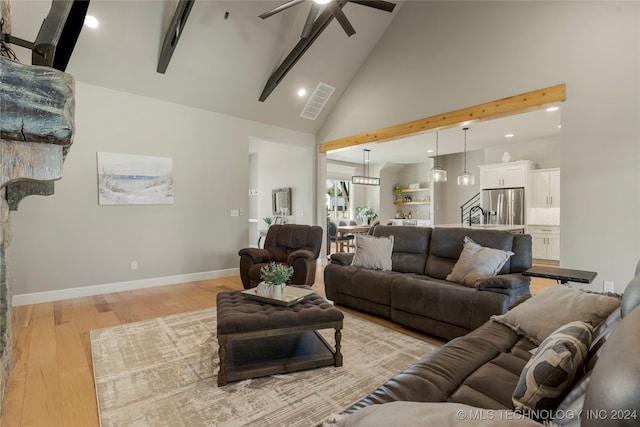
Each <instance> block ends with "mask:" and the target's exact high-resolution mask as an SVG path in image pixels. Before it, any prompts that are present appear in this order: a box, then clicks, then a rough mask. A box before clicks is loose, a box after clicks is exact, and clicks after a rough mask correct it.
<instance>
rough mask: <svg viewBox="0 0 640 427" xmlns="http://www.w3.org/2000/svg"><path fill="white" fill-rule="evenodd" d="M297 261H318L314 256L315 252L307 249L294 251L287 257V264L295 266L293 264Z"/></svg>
mask: <svg viewBox="0 0 640 427" xmlns="http://www.w3.org/2000/svg"><path fill="white" fill-rule="evenodd" d="M297 259H304V260H307V261H313V260H314V259H316V256H315V255H314V254H313V252H311V251H308V250H306V249H298V250H297V251H293V252H291V253H290V254H289V256H288V257H287V264H289V265H293V263H294V262H295V261H296V260H297Z"/></svg>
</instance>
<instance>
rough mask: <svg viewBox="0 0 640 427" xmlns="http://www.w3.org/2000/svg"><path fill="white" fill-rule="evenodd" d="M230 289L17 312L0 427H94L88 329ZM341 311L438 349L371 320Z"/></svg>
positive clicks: (73, 302) (115, 296) (225, 284)
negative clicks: (8, 377)
mask: <svg viewBox="0 0 640 427" xmlns="http://www.w3.org/2000/svg"><path fill="white" fill-rule="evenodd" d="M323 271H324V266H318V270H317V274H316V279H317V280H316V284H315V285H314V287H313V288H314V290H315V291H316V292H317V293H319V294H321V295H324V283H323V281H322V278H323ZM545 286H547V284H544V283H543V284H542V285H540V286H532V289H533V288H534V287H535V288H536V289H541V288H543V287H545ZM234 289H242V284H241V282H240V277H239V276H234V277H227V278H222V279H214V280H205V281H200V282H192V283H183V284H179V285H169V286H159V287H155V288H147V289H138V290H131V291H126V292H117V293H111V294H104V295H96V296H91V297H83V298H74V299H68V300H63V301H54V302H49V303H42V304H33V305H26V306H20V307H14V309H13V351H14V362H15V363H14V368H13V371H12V373H11V377H10V380H9V385H8V388H7V392H6V395H5V398H4V402H3V407H2V416H1V418H0V426H6V427H19V426H46V427H56V426H64V427H73V426H78V427H80V426H81V427H90V426H98V425H99V422H98V409H97V406H96V397H95V388H94V383H93V371H92V363H91V349H90V341H89V331H90V330H92V329H98V328H105V327H109V326H115V325H120V324H124V323H130V322H136V321H139V320H145V319H150V318H154V317H160V316H167V315H171V314H176V313H181V312H185V311H191V310H198V309H202V308H207V307H213V306H215V300H216V295H217V294H218V293H219V292H223V291H229V290H234ZM341 309H342V310H344V311H346V312H349V313H352V314H355V315H357V316H360V317H362V318H365V319H368V320H371V321H373V322H376V323H378V324H381V325H384V326H387V327H390V328H392V329H395V330H397V331H400V332H403V333H406V334H409V335H411V336H414V337H416V338H419V339H422V340H425V341H428V342H431V343H434V344H438V345H439V344H442V342H441V341H439V340H437V339H435V338H432V337H429V336H427V335H423V334H421V333H418V332H416V331H413V330H409V329H406V328H403V327H402V326H399V325H397V324H394V323H392V322H388V321H386V320H383V319H379V318H377V317H375V316H369V315H366V314H363V313H358V312H355V311H352V310H349V309H346V308H344V307H341Z"/></svg>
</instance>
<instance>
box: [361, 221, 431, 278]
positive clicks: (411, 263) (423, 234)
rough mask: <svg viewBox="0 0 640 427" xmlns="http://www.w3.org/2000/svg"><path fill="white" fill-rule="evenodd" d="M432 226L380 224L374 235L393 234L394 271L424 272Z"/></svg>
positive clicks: (392, 257) (374, 230)
mask: <svg viewBox="0 0 640 427" xmlns="http://www.w3.org/2000/svg"><path fill="white" fill-rule="evenodd" d="M431 232H432V230H431V228H427V227H398V226H387V225H378V226H377V227H375V228H374V229H373V232H372V233H373V235H374V236H378V237H381V236H393V238H394V240H393V253H392V254H391V262H392V265H393V266H392V268H393V271H397V272H400V273H418V274H424V269H425V265H426V263H427V253H428V252H429V241H430V240H431Z"/></svg>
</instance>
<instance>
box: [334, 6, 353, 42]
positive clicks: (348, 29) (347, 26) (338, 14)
mask: <svg viewBox="0 0 640 427" xmlns="http://www.w3.org/2000/svg"><path fill="white" fill-rule="evenodd" d="M327 7H328V8H329V10H330V11H331V13H332V14H333V16H334V17H335V18H336V20H337V21H338V22H339V23H340V25H341V26H342V29H343V30H344V32H345V33H347V35H348V36H349V37H351V36H352V35H354V34H355V33H356V30H354V29H353V27H352V26H351V23H350V22H349V20H348V19H347V16H346V15H345V14H344V12H343V11H342V9H341V8H340V6H338V4H337V3H336V2H334V1H331V2H329V3H327Z"/></svg>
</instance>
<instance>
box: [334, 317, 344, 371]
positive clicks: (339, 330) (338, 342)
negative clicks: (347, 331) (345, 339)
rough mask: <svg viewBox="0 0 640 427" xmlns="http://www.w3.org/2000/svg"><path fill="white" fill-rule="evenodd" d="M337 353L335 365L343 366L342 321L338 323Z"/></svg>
mask: <svg viewBox="0 0 640 427" xmlns="http://www.w3.org/2000/svg"><path fill="white" fill-rule="evenodd" d="M335 336H336V353H335V354H334V355H333V360H334V363H333V365H334V366H342V353H341V352H340V347H341V345H340V340H341V339H342V322H339V323H338V324H336V334H335Z"/></svg>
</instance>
